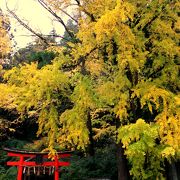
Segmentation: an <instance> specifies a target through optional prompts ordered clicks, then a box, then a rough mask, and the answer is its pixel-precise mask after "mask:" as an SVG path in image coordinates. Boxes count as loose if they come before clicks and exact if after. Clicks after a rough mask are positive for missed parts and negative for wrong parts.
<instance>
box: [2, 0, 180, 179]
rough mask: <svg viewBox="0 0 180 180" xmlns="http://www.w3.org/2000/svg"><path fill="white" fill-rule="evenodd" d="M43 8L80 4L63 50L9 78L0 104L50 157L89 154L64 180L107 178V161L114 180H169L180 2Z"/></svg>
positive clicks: (176, 137) (178, 114)
mask: <svg viewBox="0 0 180 180" xmlns="http://www.w3.org/2000/svg"><path fill="white" fill-rule="evenodd" d="M39 2H40V3H41V4H43V5H44V6H45V8H46V9H48V10H49V11H50V10H51V11H54V12H58V11H62V10H63V9H66V8H68V7H70V6H72V8H73V7H74V6H73V4H75V9H74V10H75V11H76V12H77V14H76V16H75V17H76V18H75V19H74V17H71V16H70V15H69V17H71V19H73V21H74V23H76V24H77V26H74V27H75V29H76V28H77V30H74V31H73V30H71V29H70V27H69V26H70V25H68V26H65V25H64V27H65V30H66V33H65V37H66V39H63V41H62V43H61V45H63V47H62V46H58V45H57V46H50V47H48V48H47V49H46V51H45V52H41V53H37V54H36V55H37V57H38V58H39V57H40V58H41V59H42V61H41V62H43V65H41V64H40V63H38V62H31V63H26V64H23V65H22V64H20V65H19V66H17V67H13V68H12V69H11V70H8V71H6V72H4V75H3V82H2V83H1V84H0V95H1V96H0V107H1V108H2V109H5V110H7V111H8V112H13V111H15V112H16V113H17V114H18V119H20V120H22V121H23V120H24V121H25V120H26V121H34V120H35V121H36V123H37V124H38V131H37V136H38V137H39V138H42V137H44V138H46V142H47V144H45V147H43V148H44V151H49V152H50V154H49V155H50V157H52V156H53V155H54V154H55V153H56V150H57V149H61V150H63V149H70V150H73V151H76V152H78V151H80V152H81V153H83V155H84V156H85V158H86V160H85V162H86V163H84V159H80V160H78V161H77V160H75V161H74V162H73V163H72V166H71V167H70V169H69V172H71V173H70V174H69V175H67V177H66V176H65V175H64V178H65V179H67V178H71V179H73V178H74V179H76V178H77V176H78V175H77V174H76V173H77V172H79V173H80V174H81V173H82V177H81V179H87V178H90V177H100V176H102V174H103V172H102V171H104V172H106V170H107V169H106V168H107V167H106V165H107V164H108V163H112V166H113V167H114V166H115V165H117V169H116V170H115V169H113V170H112V172H114V173H113V174H112V176H110V174H108V173H107V174H104V175H107V177H110V178H117V179H122V180H125V179H128V178H131V179H165V178H167V174H168V173H167V172H168V171H167V169H166V164H167V162H168V163H169V164H173V163H175V161H178V160H179V155H180V134H179V133H180V131H179V129H180V109H179V105H180V94H179V89H180V83H179V55H180V54H179V52H180V51H179V34H178V32H179V18H178V13H179V12H178V10H179V5H180V4H179V2H178V1H176V0H171V1H169V0H164V1H160V0H152V1H148V2H147V1H146V0H141V1H134V0H125V1H116V0H93V1H87V0H82V1H79V0H74V3H72V1H68V0H64V1H59V0H56V1H54V0H53V1H51V0H46V1H39ZM63 11H64V10H63ZM67 12H68V11H67ZM56 17H57V16H56ZM57 18H58V19H59V21H60V22H61V24H63V22H62V21H61V19H60V17H57ZM68 27H69V29H68ZM71 27H73V26H71ZM64 40H66V43H64ZM44 53H46V57H47V54H48V53H49V55H50V54H51V53H52V54H53V55H55V56H56V57H55V58H54V59H53V60H52V59H51V58H50V59H46V58H45V57H44V56H43V54H44ZM32 57H33V56H32ZM37 57H34V59H35V60H39V59H38V58H37ZM36 58H37V59H36ZM49 60H52V61H51V63H50V64H49ZM45 61H48V62H47V63H44V62H45ZM108 146H110V147H111V148H110V149H109V148H107V147H108ZM99 147H103V148H102V149H99ZM112 147H113V148H114V151H115V153H111V154H110V155H109V156H107V161H105V160H103V157H102V156H101V155H102V154H103V155H104V156H106V154H108V152H111V151H112ZM99 151H102V152H103V151H104V152H103V153H102V154H101V153H99ZM116 156H117V159H116V161H115V160H114V159H115V157H116ZM112 157H113V158H112ZM98 159H100V164H99V161H98ZM110 159H111V160H112V161H111V160H110ZM113 160H114V161H115V162H114V161H113ZM96 161H97V162H96ZM107 162H108V163H107ZM81 163H82V164H81ZM91 163H92V164H93V165H92V164H91ZM77 164H78V165H79V166H80V167H81V169H78V167H77ZM86 165H87V166H86ZM92 167H97V169H98V170H99V171H98V170H97V171H96V170H95V171H94V169H91V168H92ZM86 172H87V173H86ZM83 173H84V174H83ZM91 173H92V174H91ZM117 173H118V176H117Z"/></svg>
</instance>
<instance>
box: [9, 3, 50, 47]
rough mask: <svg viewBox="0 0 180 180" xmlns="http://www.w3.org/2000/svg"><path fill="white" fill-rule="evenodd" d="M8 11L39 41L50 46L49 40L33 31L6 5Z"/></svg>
mask: <svg viewBox="0 0 180 180" xmlns="http://www.w3.org/2000/svg"><path fill="white" fill-rule="evenodd" d="M6 8H7V11H8V12H9V13H10V14H11V15H12V16H13V17H14V18H15V19H16V20H17V21H18V22H19V23H20V24H21V25H22V26H23V27H25V28H26V29H27V30H28V31H30V32H31V33H32V34H34V35H35V36H37V37H38V38H39V39H41V40H42V41H43V42H44V43H45V44H47V45H48V44H49V43H48V42H47V39H46V38H44V37H43V35H42V34H39V33H37V32H36V31H35V30H33V29H32V28H31V27H29V26H28V24H26V23H24V22H23V21H22V20H21V19H20V18H19V17H18V16H17V15H16V14H15V13H14V12H13V11H12V10H10V9H9V8H8V6H7V4H6Z"/></svg>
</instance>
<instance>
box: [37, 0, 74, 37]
mask: <svg viewBox="0 0 180 180" xmlns="http://www.w3.org/2000/svg"><path fill="white" fill-rule="evenodd" d="M38 2H39V3H40V5H41V6H42V7H43V8H45V9H46V10H47V11H48V12H49V13H51V14H52V15H53V16H54V17H55V18H56V19H57V20H58V22H60V23H61V24H62V26H63V27H64V29H65V31H66V32H67V33H68V34H69V36H70V37H71V38H74V36H73V34H72V32H70V31H69V29H68V28H67V26H66V24H65V23H64V21H63V20H62V18H61V17H60V16H58V15H57V14H56V13H55V12H54V11H53V10H52V9H51V8H50V7H49V6H48V5H47V4H46V3H45V2H44V1H42V0H38Z"/></svg>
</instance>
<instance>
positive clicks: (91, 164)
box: [61, 147, 117, 180]
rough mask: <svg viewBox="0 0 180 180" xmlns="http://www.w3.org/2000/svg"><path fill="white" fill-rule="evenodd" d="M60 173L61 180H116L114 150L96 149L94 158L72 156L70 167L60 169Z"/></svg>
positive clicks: (109, 148) (110, 148)
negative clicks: (93, 179) (103, 179)
mask: <svg viewBox="0 0 180 180" xmlns="http://www.w3.org/2000/svg"><path fill="white" fill-rule="evenodd" d="M62 172H63V173H62V176H61V179H62V180H87V179H88V178H107V179H108V178H109V179H112V180H113V179H117V168H116V155H115V149H114V148H112V147H108V148H104V149H98V150H97V152H96V155H95V156H94V157H92V156H88V157H79V156H78V155H74V156H73V157H72V160H71V166H70V167H67V168H62Z"/></svg>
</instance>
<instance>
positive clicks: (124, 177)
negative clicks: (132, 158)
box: [116, 142, 129, 180]
mask: <svg viewBox="0 0 180 180" xmlns="http://www.w3.org/2000/svg"><path fill="white" fill-rule="evenodd" d="M116 147H117V167H118V180H128V179H129V171H128V167H127V159H126V157H125V155H124V149H123V147H122V143H121V142H119V143H118V144H117V146H116Z"/></svg>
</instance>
